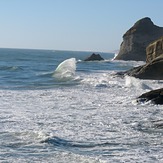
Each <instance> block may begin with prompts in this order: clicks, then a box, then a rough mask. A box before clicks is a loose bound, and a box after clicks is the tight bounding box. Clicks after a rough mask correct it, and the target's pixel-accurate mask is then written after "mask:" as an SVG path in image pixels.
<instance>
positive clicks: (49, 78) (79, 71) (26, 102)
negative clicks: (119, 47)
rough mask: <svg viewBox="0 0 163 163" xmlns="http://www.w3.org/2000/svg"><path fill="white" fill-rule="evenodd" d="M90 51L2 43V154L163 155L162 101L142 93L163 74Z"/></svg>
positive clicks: (85, 158)
mask: <svg viewBox="0 0 163 163" xmlns="http://www.w3.org/2000/svg"><path fill="white" fill-rule="evenodd" d="M89 54H90V52H70V51H50V50H49V51H46V50H21V49H19V50H18V49H0V112H1V114H0V162H9V163H10V162H11V163H19V162H20V163H21V162H47V163H54V162H55V163H67V162H70V163H76V162H81V163H82V162H83V163H110V162H151V163H153V162H163V148H162V145H163V139H162V138H163V137H162V136H163V128H162V127H161V125H160V124H163V119H162V117H163V107H162V106H161V105H154V104H152V103H151V102H146V103H140V102H138V101H137V97H138V96H139V95H141V94H142V93H145V92H147V91H150V90H152V89H157V88H161V87H162V84H163V82H162V81H158V80H140V79H136V78H133V77H129V76H125V77H120V76H117V75H116V72H119V71H124V70H127V69H130V68H132V67H134V66H138V65H142V64H144V63H143V62H134V61H128V62H125V61H114V60H112V58H113V57H114V54H111V53H101V56H102V57H104V58H105V60H104V61H97V62H84V61H83V59H84V58H85V57H87V56H88V55H89Z"/></svg>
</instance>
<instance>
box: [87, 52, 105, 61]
mask: <svg viewBox="0 0 163 163" xmlns="http://www.w3.org/2000/svg"><path fill="white" fill-rule="evenodd" d="M101 60H104V59H103V58H102V57H101V56H100V54H95V53H93V54H92V55H91V56H89V57H88V58H86V59H85V60H84V61H101Z"/></svg>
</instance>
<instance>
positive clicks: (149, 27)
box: [115, 17, 163, 61]
mask: <svg viewBox="0 0 163 163" xmlns="http://www.w3.org/2000/svg"><path fill="white" fill-rule="evenodd" d="M161 36H163V27H158V26H156V25H154V23H153V22H152V21H151V19H150V18H148V17H146V18H143V19H141V20H139V21H137V22H136V23H135V24H134V25H133V26H132V27H131V28H130V29H129V30H128V31H127V32H126V33H125V34H124V35H123V42H122V43H121V46H120V51H119V53H118V55H117V57H116V58H115V59H116V60H135V61H145V60H146V50H145V49H146V47H147V46H148V44H149V43H151V42H152V41H154V40H156V39H158V38H159V37H161Z"/></svg>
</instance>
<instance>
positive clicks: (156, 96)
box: [138, 88, 163, 104]
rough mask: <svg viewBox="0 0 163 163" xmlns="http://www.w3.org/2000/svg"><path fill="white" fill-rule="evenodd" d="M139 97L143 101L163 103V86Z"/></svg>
mask: <svg viewBox="0 0 163 163" xmlns="http://www.w3.org/2000/svg"><path fill="white" fill-rule="evenodd" d="M138 98H139V101H141V102H144V101H151V102H152V103H154V104H163V88H161V89H156V90H153V91H150V92H147V93H144V94H142V95H141V96H139V97H138Z"/></svg>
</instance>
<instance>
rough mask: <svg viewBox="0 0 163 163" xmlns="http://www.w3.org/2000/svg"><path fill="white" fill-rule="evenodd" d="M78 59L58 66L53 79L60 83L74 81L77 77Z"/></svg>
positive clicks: (66, 61)
mask: <svg viewBox="0 0 163 163" xmlns="http://www.w3.org/2000/svg"><path fill="white" fill-rule="evenodd" d="M75 70H76V59H75V58H70V59H67V60H65V61H63V62H62V63H60V64H59V65H58V67H57V68H56V70H55V71H54V73H53V75H52V76H53V77H54V78H55V79H57V80H59V81H67V80H72V79H73V78H74V76H75Z"/></svg>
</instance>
